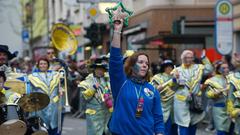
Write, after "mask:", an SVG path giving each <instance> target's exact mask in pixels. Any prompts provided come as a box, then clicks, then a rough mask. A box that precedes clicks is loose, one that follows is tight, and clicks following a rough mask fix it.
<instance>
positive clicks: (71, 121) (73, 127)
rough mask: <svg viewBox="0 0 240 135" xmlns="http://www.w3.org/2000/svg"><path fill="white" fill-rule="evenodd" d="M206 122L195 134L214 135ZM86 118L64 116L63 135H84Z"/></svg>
mask: <svg viewBox="0 0 240 135" xmlns="http://www.w3.org/2000/svg"><path fill="white" fill-rule="evenodd" d="M206 126H207V125H206V124H200V125H199V128H198V130H197V135H214V132H206V131H205V128H206ZM86 134H87V133H86V120H84V119H77V118H72V117H70V116H66V117H65V119H64V124H63V135H86Z"/></svg>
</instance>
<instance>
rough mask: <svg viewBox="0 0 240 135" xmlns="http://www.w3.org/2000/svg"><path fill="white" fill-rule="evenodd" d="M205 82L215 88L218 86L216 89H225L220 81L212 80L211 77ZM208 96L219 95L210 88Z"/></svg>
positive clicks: (214, 96)
mask: <svg viewBox="0 0 240 135" xmlns="http://www.w3.org/2000/svg"><path fill="white" fill-rule="evenodd" d="M204 84H206V85H209V86H210V87H213V88H216V89H224V88H223V86H221V85H220V84H219V83H217V82H215V81H214V80H211V79H207V80H206V81H205V83H204ZM229 88H230V86H229V85H227V89H229ZM207 96H208V97H209V98H217V97H218V95H217V94H215V92H214V91H213V90H211V89H209V90H208V91H207Z"/></svg>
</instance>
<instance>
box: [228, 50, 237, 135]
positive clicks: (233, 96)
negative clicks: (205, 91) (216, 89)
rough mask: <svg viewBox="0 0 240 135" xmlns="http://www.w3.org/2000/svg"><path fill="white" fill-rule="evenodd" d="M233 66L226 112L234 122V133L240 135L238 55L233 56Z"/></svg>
mask: <svg viewBox="0 0 240 135" xmlns="http://www.w3.org/2000/svg"><path fill="white" fill-rule="evenodd" d="M233 65H234V66H235V71H234V72H233V73H232V74H230V75H229V82H230V91H229V95H228V102H227V110H228V113H229V114H230V117H231V118H232V120H233V121H234V122H235V128H234V131H235V133H236V134H240V100H239V99H240V85H239V84H240V53H235V54H234V59H233Z"/></svg>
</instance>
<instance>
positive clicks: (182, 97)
mask: <svg viewBox="0 0 240 135" xmlns="http://www.w3.org/2000/svg"><path fill="white" fill-rule="evenodd" d="M176 98H177V99H178V100H180V101H186V99H187V97H186V96H183V95H180V94H176Z"/></svg>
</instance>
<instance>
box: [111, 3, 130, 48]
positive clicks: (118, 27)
mask: <svg viewBox="0 0 240 135" xmlns="http://www.w3.org/2000/svg"><path fill="white" fill-rule="evenodd" d="M121 10H122V8H121V7H119V8H118V9H117V10H116V11H114V12H113V20H114V21H113V22H114V24H113V25H114V30H113V39H112V43H111V45H112V46H113V47H116V48H120V47H121V45H120V44H121V33H122V28H123V20H124V18H125V17H126V16H127V14H126V13H123V12H122V11H121Z"/></svg>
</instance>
